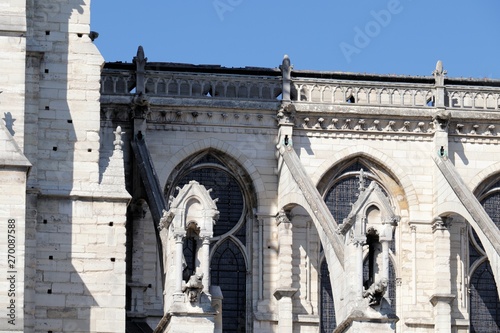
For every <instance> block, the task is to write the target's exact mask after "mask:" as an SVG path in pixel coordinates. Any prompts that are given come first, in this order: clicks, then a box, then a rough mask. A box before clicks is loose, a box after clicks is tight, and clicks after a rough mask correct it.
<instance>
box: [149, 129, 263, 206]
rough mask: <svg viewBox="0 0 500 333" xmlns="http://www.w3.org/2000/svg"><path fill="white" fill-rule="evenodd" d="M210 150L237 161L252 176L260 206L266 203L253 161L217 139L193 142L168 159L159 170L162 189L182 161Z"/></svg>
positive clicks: (261, 182)
mask: <svg viewBox="0 0 500 333" xmlns="http://www.w3.org/2000/svg"><path fill="white" fill-rule="evenodd" d="M208 149H213V150H215V151H219V152H222V153H224V154H226V155H228V156H230V157H232V158H234V160H235V161H237V162H238V163H239V164H240V166H241V167H242V168H243V169H244V170H245V172H247V173H248V175H249V176H250V179H251V180H252V182H253V185H254V187H255V192H256V196H257V201H258V204H260V203H262V202H266V199H267V196H266V191H265V187H264V182H263V180H262V177H261V175H260V173H259V171H258V170H257V168H256V167H255V166H254V164H253V163H252V161H251V160H250V159H249V158H247V157H246V156H245V154H243V153H242V152H241V151H240V150H238V149H237V148H235V147H233V146H231V145H229V144H228V143H226V142H224V141H220V140H218V139H215V138H208V139H204V140H199V141H196V142H193V143H191V144H190V145H187V146H185V147H183V148H182V149H180V150H179V151H178V152H176V153H175V154H174V155H172V156H171V157H170V158H169V159H168V161H165V162H164V163H163V164H162V165H160V166H159V168H158V178H159V179H158V180H159V182H160V184H161V186H162V188H164V186H165V184H166V182H167V179H168V177H169V176H170V174H171V173H172V171H173V170H174V168H175V167H176V166H177V165H179V164H180V163H181V162H182V161H184V160H185V159H187V158H188V157H190V156H192V155H194V154H196V153H199V152H202V151H204V150H208Z"/></svg>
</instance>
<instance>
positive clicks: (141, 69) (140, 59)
mask: <svg viewBox="0 0 500 333" xmlns="http://www.w3.org/2000/svg"><path fill="white" fill-rule="evenodd" d="M147 61H148V58H146V57H145V56H144V49H143V48H142V46H139V48H138V49H137V55H136V56H135V57H134V60H133V62H134V64H135V67H136V68H135V81H136V84H135V89H136V92H137V93H138V94H142V93H145V92H146V86H145V73H146V62H147Z"/></svg>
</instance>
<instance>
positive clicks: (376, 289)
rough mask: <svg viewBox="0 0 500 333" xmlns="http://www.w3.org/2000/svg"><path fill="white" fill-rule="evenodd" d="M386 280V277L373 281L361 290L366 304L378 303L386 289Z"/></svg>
mask: <svg viewBox="0 0 500 333" xmlns="http://www.w3.org/2000/svg"><path fill="white" fill-rule="evenodd" d="M387 284H388V280H387V279H386V278H383V279H381V280H380V281H377V282H375V283H373V284H372V285H371V286H370V288H368V289H367V290H365V291H364V292H363V297H364V298H367V299H368V305H369V306H374V305H379V304H380V302H381V300H382V297H384V294H385V291H386V290H387Z"/></svg>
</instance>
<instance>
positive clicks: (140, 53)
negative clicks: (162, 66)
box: [133, 45, 148, 69]
mask: <svg viewBox="0 0 500 333" xmlns="http://www.w3.org/2000/svg"><path fill="white" fill-rule="evenodd" d="M133 61H134V64H135V65H136V66H137V69H139V68H142V69H144V67H145V66H146V62H147V61H148V58H146V57H145V55H144V48H143V47H142V46H141V45H139V47H138V48H137V55H136V56H135V57H134V60H133Z"/></svg>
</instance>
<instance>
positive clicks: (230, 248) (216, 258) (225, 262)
mask: <svg viewBox="0 0 500 333" xmlns="http://www.w3.org/2000/svg"><path fill="white" fill-rule="evenodd" d="M210 267H211V269H212V270H211V279H212V284H213V285H218V286H220V288H221V290H222V296H223V297H224V300H223V301H222V327H223V332H224V333H239V332H246V319H245V318H246V266H245V259H244V257H243V253H242V252H241V250H240V248H239V247H238V246H237V245H236V244H235V243H234V242H233V241H232V240H231V239H226V240H225V241H224V242H223V243H222V244H221V245H220V246H219V247H218V248H217V249H216V250H215V253H214V254H213V256H212V263H211V265H210Z"/></svg>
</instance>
